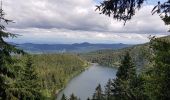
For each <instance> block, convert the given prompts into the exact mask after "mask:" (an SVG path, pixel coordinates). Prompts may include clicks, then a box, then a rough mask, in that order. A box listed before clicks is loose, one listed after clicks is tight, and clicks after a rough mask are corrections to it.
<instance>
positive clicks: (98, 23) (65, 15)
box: [3, 0, 169, 43]
mask: <svg viewBox="0 0 170 100" xmlns="http://www.w3.org/2000/svg"><path fill="white" fill-rule="evenodd" d="M95 5H96V3H95V2H94V0H26V1H25V0H4V6H3V7H4V10H5V12H7V15H8V18H10V19H13V20H14V21H15V22H16V23H14V24H12V25H9V26H8V27H9V29H11V31H13V32H15V33H19V34H22V35H23V37H20V38H19V39H20V40H18V39H16V40H18V42H20V41H22V42H29V41H34V42H36V41H39V42H51V43H54V42H69V41H72V42H81V41H91V42H95V41H96V42H130V41H132V42H134V41H138V42H144V41H148V40H147V36H148V35H146V34H157V35H158V36H160V34H161V36H162V35H167V34H169V33H167V32H166V31H167V27H166V26H165V25H164V23H163V22H162V20H161V19H160V18H159V16H158V15H153V16H152V15H151V9H152V8H153V6H144V7H143V8H142V9H141V10H140V11H139V12H138V13H137V14H136V15H135V16H134V17H133V19H132V20H131V21H130V22H127V23H126V26H123V22H118V21H116V20H113V19H112V18H108V17H106V16H104V15H99V14H98V12H95V11H94V9H95Z"/></svg>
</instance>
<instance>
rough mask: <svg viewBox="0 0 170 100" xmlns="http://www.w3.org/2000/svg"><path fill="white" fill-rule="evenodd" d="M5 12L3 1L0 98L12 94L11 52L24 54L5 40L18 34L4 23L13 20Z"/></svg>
mask: <svg viewBox="0 0 170 100" xmlns="http://www.w3.org/2000/svg"><path fill="white" fill-rule="evenodd" d="M5 15H6V14H5V12H4V10H3V9H2V1H1V8H0V99H3V100H5V99H7V98H9V97H10V96H11V95H12V94H11V93H10V88H11V85H12V83H13V82H12V81H13V79H14V78H15V75H14V72H13V64H14V60H13V59H12V57H11V53H13V54H21V53H22V54H23V53H24V52H23V51H22V50H19V49H17V48H16V47H15V46H14V45H11V44H9V43H7V42H6V41H4V38H14V37H16V36H17V35H16V34H12V33H10V32H7V30H6V27H5V26H4V24H5V23H6V24H8V23H10V22H12V20H8V19H6V18H5Z"/></svg>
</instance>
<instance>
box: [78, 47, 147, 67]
mask: <svg viewBox="0 0 170 100" xmlns="http://www.w3.org/2000/svg"><path fill="white" fill-rule="evenodd" d="M127 51H129V52H130V55H131V56H132V58H133V60H134V62H136V65H137V66H138V67H141V66H145V65H147V64H148V60H147V58H148V52H149V46H148V44H142V45H136V46H133V47H128V48H124V49H118V50H111V49H110V50H98V51H95V52H90V53H86V54H81V55H80V56H81V57H82V58H83V59H85V60H87V61H90V62H93V63H99V64H100V65H104V66H111V67H113V66H114V67H115V66H118V65H119V64H120V61H121V59H122V57H123V56H124V54H125V53H126V52H127Z"/></svg>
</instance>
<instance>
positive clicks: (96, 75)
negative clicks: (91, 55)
mask: <svg viewBox="0 0 170 100" xmlns="http://www.w3.org/2000/svg"><path fill="white" fill-rule="evenodd" d="M116 71H117V69H116V68H110V67H103V66H99V65H98V64H93V65H91V66H90V67H89V68H88V69H86V70H85V71H84V72H82V73H81V74H79V75H78V76H76V77H74V78H73V79H71V80H70V81H69V83H68V84H67V86H66V87H65V88H64V89H63V90H62V91H61V92H60V93H59V94H58V96H57V100H60V99H61V97H62V95H63V93H64V94H65V95H66V96H67V97H69V96H70V95H71V94H72V93H74V95H76V96H77V97H78V98H80V99H81V100H86V99H87V98H88V97H90V98H91V97H92V95H93V93H94V92H95V88H96V87H97V86H98V84H99V83H100V84H101V86H102V89H104V86H105V84H106V83H107V81H108V80H109V79H113V78H115V75H116Z"/></svg>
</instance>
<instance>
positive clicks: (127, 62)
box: [112, 52, 137, 100]
mask: <svg viewBox="0 0 170 100" xmlns="http://www.w3.org/2000/svg"><path fill="white" fill-rule="evenodd" d="M116 76H117V78H116V79H114V82H113V84H112V85H113V90H112V91H113V96H114V98H115V99H116V100H134V99H135V95H134V94H133V93H132V91H131V88H132V87H131V85H130V84H131V83H132V81H133V80H134V79H135V78H136V76H137V75H136V70H135V65H134V63H133V62H132V59H131V57H130V55H129V53H128V52H127V53H126V55H125V56H124V59H123V60H122V62H121V66H120V67H119V68H118V71H117V74H116Z"/></svg>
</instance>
